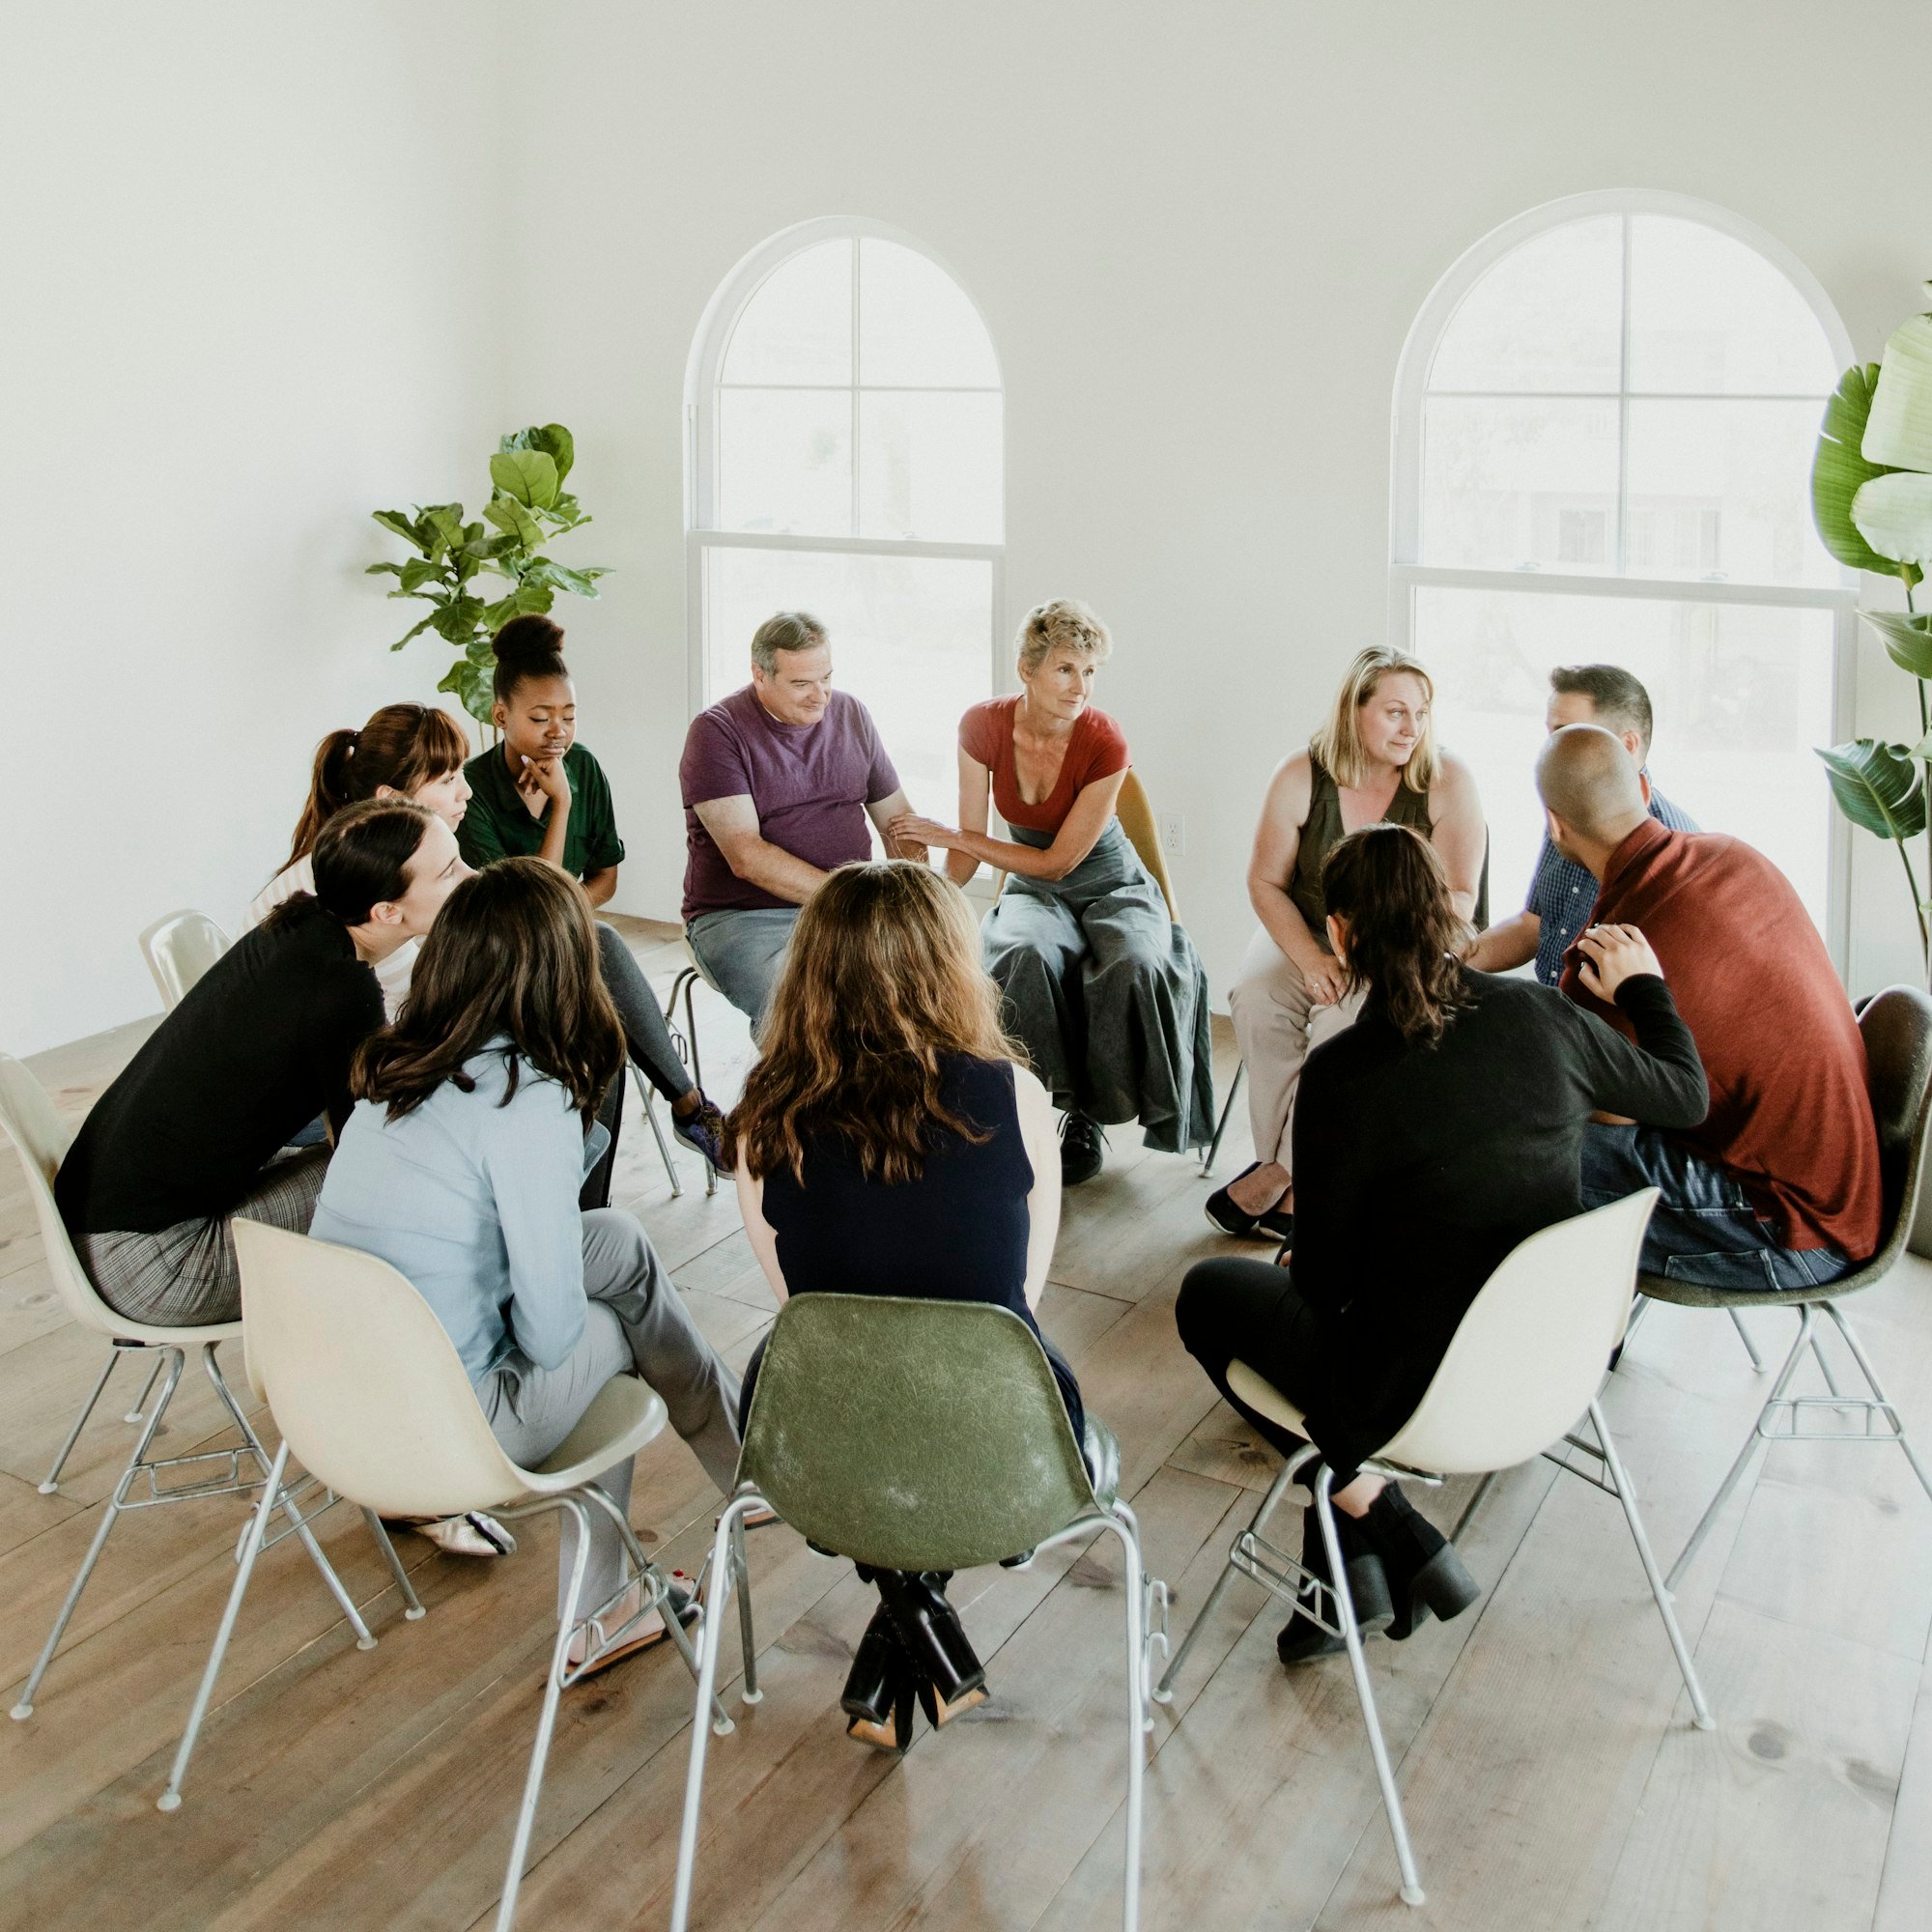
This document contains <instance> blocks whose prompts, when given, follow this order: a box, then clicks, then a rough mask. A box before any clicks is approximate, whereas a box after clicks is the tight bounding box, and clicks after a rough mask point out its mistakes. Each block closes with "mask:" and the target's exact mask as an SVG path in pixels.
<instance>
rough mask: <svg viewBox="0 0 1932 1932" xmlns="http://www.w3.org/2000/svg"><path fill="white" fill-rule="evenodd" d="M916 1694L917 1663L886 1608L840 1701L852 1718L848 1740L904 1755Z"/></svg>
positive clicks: (855, 1660) (858, 1653)
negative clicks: (903, 1646) (905, 1648)
mask: <svg viewBox="0 0 1932 1932" xmlns="http://www.w3.org/2000/svg"><path fill="white" fill-rule="evenodd" d="M915 1689H916V1684H915V1678H914V1674H913V1668H912V1664H911V1662H910V1661H909V1660H908V1659H907V1657H906V1654H905V1652H904V1651H903V1650H902V1649H901V1648H900V1647H899V1640H898V1637H897V1636H896V1634H895V1633H894V1630H893V1623H892V1618H891V1617H890V1616H889V1615H888V1614H887V1611H886V1606H885V1605H883V1604H881V1605H879V1607H878V1608H877V1609H876V1610H874V1611H873V1612H872V1621H871V1622H870V1623H869V1624H867V1626H866V1634H865V1635H864V1636H863V1637H861V1638H860V1639H859V1647H858V1649H857V1650H855V1651H854V1652H853V1653H852V1668H851V1670H850V1671H849V1672H848V1673H847V1675H846V1678H845V1694H844V1695H843V1696H842V1697H840V1698H839V1700H838V1708H839V1709H840V1710H842V1711H843V1712H844V1713H845V1715H846V1716H847V1717H848V1718H849V1719H851V1722H850V1723H848V1724H847V1725H846V1726H845V1735H846V1736H847V1737H848V1738H857V1739H859V1740H860V1742H861V1743H863V1744H868V1745H872V1746H874V1747H877V1748H878V1749H880V1750H890V1751H903V1750H904V1749H905V1747H906V1746H907V1745H909V1744H910V1743H911V1742H912V1725H913V1716H912V1709H913V1697H914V1694H915Z"/></svg>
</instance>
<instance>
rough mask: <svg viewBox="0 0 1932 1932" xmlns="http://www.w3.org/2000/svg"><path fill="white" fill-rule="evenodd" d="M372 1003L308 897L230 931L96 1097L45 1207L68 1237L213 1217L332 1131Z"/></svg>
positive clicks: (375, 997)
mask: <svg viewBox="0 0 1932 1932" xmlns="http://www.w3.org/2000/svg"><path fill="white" fill-rule="evenodd" d="M383 1018H384V1012H383V995H382V992H381V989H380V988H379V987H378V985H377V982H376V977H375V975H374V973H373V972H372V971H371V970H370V968H369V967H368V966H366V965H364V964H363V963H362V962H361V961H360V960H359V959H358V958H357V957H356V953H355V946H354V944H353V943H352V941H351V940H350V937H349V934H348V932H347V930H346V929H345V928H344V926H343V924H342V923H341V921H340V920H337V919H335V918H333V917H331V916H330V915H329V914H328V913H327V911H325V910H324V908H323V907H322V906H320V905H319V904H317V903H316V902H315V901H314V900H313V899H309V900H306V901H304V902H303V903H301V904H299V905H295V906H292V907H290V908H289V909H288V910H287V911H286V912H284V913H283V914H282V916H281V917H280V918H279V919H277V920H275V921H273V922H271V923H269V924H267V925H261V926H257V927H255V928H254V930H252V931H250V932H246V933H243V934H242V936H241V938H240V939H239V940H238V941H237V942H236V943H235V945H234V946H233V947H231V948H230V949H229V951H228V952H225V953H224V954H223V955H222V956H221V957H220V958H219V959H218V960H216V961H215V963H214V964H213V966H211V967H210V968H209V970H208V972H207V973H206V974H205V975H204V976H203V977H202V979H201V980H199V981H198V982H197V983H196V984H195V985H194V986H193V987H191V988H190V989H189V991H188V993H187V995H186V997H185V999H184V1000H183V1001H182V1003H181V1005H180V1006H178V1007H177V1008H175V1009H174V1010H173V1011H172V1012H171V1013H169V1014H168V1015H167V1016H166V1018H164V1019H163V1020H162V1022H161V1024H160V1026H159V1027H158V1028H157V1029H156V1032H155V1033H154V1034H153V1035H152V1036H151V1037H149V1039H148V1041H147V1043H146V1044H145V1045H144V1046H143V1047H142V1048H141V1050H140V1052H139V1053H137V1054H136V1055H135V1056H134V1058H133V1059H132V1060H131V1061H130V1062H129V1063H128V1065H127V1067H126V1068H125V1069H124V1070H123V1071H122V1073H121V1074H120V1076H119V1078H117V1079H116V1080H115V1081H114V1083H113V1084H112V1085H111V1086H110V1087H109V1088H108V1089H107V1091H106V1093H105V1094H102V1095H101V1097H100V1099H99V1101H98V1102H96V1104H95V1106H94V1109H93V1111H92V1112H91V1113H90V1114H89V1115H88V1117H87V1120H86V1122H84V1123H83V1125H82V1127H81V1130H80V1133H79V1135H78V1137H77V1138H76V1139H75V1141H74V1144H73V1146H72V1148H71V1150H70V1151H69V1153H68V1156H67V1158H66V1160H64V1161H63V1162H62V1163H61V1170H60V1174H59V1176H58V1177H57V1179H56V1180H55V1183H54V1195H55V1199H56V1200H57V1201H58V1202H59V1204H60V1208H61V1213H62V1215H63V1217H64V1218H65V1219H66V1221H67V1224H68V1226H69V1227H70V1228H71V1229H72V1230H73V1231H74V1232H76V1233H88V1234H104V1233H107V1232H109V1231H110V1230H115V1231H118V1230H128V1231H136V1232H147V1231H153V1230H156V1229H160V1228H164V1227H167V1226H169V1225H171V1224H172V1223H174V1222H178V1221H185V1220H187V1219H189V1218H190V1217H194V1216H200V1215H213V1214H225V1213H226V1212H228V1210H229V1209H230V1208H233V1207H234V1206H235V1204H236V1202H237V1201H238V1200H240V1199H241V1195H242V1194H243V1192H244V1191H245V1190H246V1188H247V1186H248V1183H249V1182H250V1181H251V1180H252V1179H254V1178H255V1176H256V1175H257V1174H258V1173H259V1172H260V1171H261V1169H262V1167H263V1165H264V1163H265V1162H267V1161H268V1160H269V1159H270V1157H271V1156H272V1155H273V1153H274V1152H275V1151H276V1149H277V1148H279V1147H281V1146H282V1145H283V1144H284V1143H285V1142H287V1141H288V1140H289V1139H290V1138H291V1137H292V1136H293V1135H295V1134H296V1133H298V1132H299V1131H300V1129H301V1128H303V1127H304V1126H306V1125H307V1124H308V1123H309V1122H311V1121H313V1120H314V1119H315V1118H316V1117H317V1115H319V1114H323V1113H327V1114H330V1115H331V1116H332V1117H333V1118H334V1120H335V1121H336V1122H337V1123H338V1124H339V1123H340V1122H341V1121H343V1120H344V1119H346V1118H347V1116H348V1112H349V1107H350V1099H349V1092H348V1073H349V1061H350V1056H351V1054H352V1053H353V1052H354V1050H355V1045H356V1044H357V1042H358V1041H360V1040H361V1039H362V1038H363V1037H365V1036H366V1035H368V1034H369V1033H372V1032H373V1031H374V1030H375V1029H376V1028H377V1027H380V1026H381V1025H382V1024H383Z"/></svg>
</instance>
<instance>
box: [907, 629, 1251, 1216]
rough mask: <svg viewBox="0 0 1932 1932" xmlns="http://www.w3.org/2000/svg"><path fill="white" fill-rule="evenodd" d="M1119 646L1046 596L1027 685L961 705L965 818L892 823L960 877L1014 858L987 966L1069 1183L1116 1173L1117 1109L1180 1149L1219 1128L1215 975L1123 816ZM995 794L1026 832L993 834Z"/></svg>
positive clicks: (1032, 638)
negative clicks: (1057, 1121) (1107, 1130)
mask: <svg viewBox="0 0 1932 1932" xmlns="http://www.w3.org/2000/svg"><path fill="white" fill-rule="evenodd" d="M1112 650H1113V639H1112V638H1111V637H1109V635H1108V632H1107V627H1106V625H1105V624H1103V623H1102V622H1101V621H1100V619H1099V618H1098V617H1097V616H1095V615H1094V612H1093V611H1090V610H1089V609H1088V608H1087V606H1086V605H1084V604H1080V603H1076V602H1074V601H1073V600H1072V599H1070V598H1062V599H1059V600H1057V601H1056V602H1054V603H1051V604H1042V605H1040V606H1038V607H1037V609H1036V610H1034V611H1029V612H1028V613H1027V619H1026V622H1025V623H1024V624H1022V625H1021V626H1020V634H1019V639H1018V651H1019V665H1018V670H1019V681H1020V692H1019V695H1018V696H1015V697H994V698H989V699H987V701H986V702H985V703H983V704H976V705H974V706H973V708H972V709H971V710H970V711H968V712H967V713H966V715H965V717H964V718H962V719H961V720H960V721H959V824H958V826H957V827H956V828H955V827H953V826H950V825H941V824H938V823H935V822H934V821H933V820H931V819H926V818H918V817H911V816H908V817H905V818H900V819H896V820H895V821H894V824H893V831H894V833H895V836H897V837H898V838H902V839H907V840H919V841H922V842H923V843H925V844H927V845H932V846H939V847H943V848H944V849H945V851H946V854H947V859H946V867H947V870H948V872H949V873H951V875H952V878H953V880H954V881H955V882H956V883H957V884H959V885H964V884H965V883H966V881H967V880H969V879H970V878H971V877H972V876H973V874H974V873H975V872H976V871H977V870H978V869H979V868H980V866H981V865H987V866H992V867H997V868H998V869H1000V870H1002V871H1004V872H1005V873H1006V874H1007V882H1006V889H1005V891H1004V892H1003V893H1002V894H1001V895H1000V900H999V903H998V904H997V905H996V906H995V907H994V908H993V910H992V912H991V913H990V914H989V915H988V916H987V918H986V922H985V924H984V925H983V927H982V928H981V942H982V947H983V954H984V958H985V962H986V970H987V972H989V973H990V974H991V975H992V976H993V978H994V979H995V980H998V981H999V984H1000V989H1001V991H1002V992H1003V993H1004V994H1005V995H1006V1000H1007V1014H1008V1023H1009V1026H1010V1027H1011V1029H1012V1031H1013V1033H1014V1034H1015V1035H1016V1036H1017V1037H1018V1038H1019V1039H1020V1041H1021V1042H1022V1044H1023V1045H1024V1046H1025V1048H1026V1051H1027V1054H1028V1057H1029V1058H1030V1059H1031V1060H1032V1062H1033V1065H1034V1066H1035V1068H1036V1069H1037V1072H1038V1074H1039V1076H1040V1078H1041V1079H1042V1080H1043V1081H1044V1082H1045V1083H1046V1085H1047V1088H1048V1090H1049V1091H1050V1092H1051V1094H1053V1102H1054V1105H1055V1106H1057V1107H1059V1108H1060V1109H1062V1110H1063V1112H1064V1114H1065V1120H1064V1121H1063V1122H1062V1125H1061V1179H1062V1180H1063V1181H1064V1182H1065V1184H1066V1185H1067V1186H1069V1187H1072V1186H1077V1185H1078V1184H1079V1183H1080V1182H1081V1181H1083V1180H1091V1179H1093V1178H1094V1176H1095V1175H1096V1174H1098V1173H1099V1171H1100V1165H1101V1152H1100V1150H1101V1145H1102V1142H1103V1139H1104V1136H1103V1135H1102V1133H1101V1131H1100V1130H1101V1127H1102V1125H1103V1124H1104V1125H1114V1124H1118V1123H1119V1122H1125V1121H1138V1122H1140V1123H1141V1129H1142V1134H1143V1138H1144V1139H1145V1140H1146V1142H1147V1145H1148V1146H1149V1147H1151V1148H1158V1149H1160V1150H1161V1151H1164V1152H1167V1153H1180V1152H1183V1151H1185V1150H1187V1149H1188V1148H1192V1147H1200V1146H1203V1145H1204V1144H1205V1143H1206V1142H1207V1140H1208V1136H1209V1135H1210V1134H1211V1133H1212V1132H1213V1113H1214V1072H1213V1065H1212V1061H1211V1057H1210V1050H1209V1042H1208V976H1207V974H1206V973H1205V972H1204V971H1203V970H1202V966H1201V959H1200V955H1199V954H1198V953H1197V952H1195V950H1194V942H1193V941H1192V940H1191V939H1189V938H1188V936H1187V933H1186V930H1185V929H1184V928H1183V927H1182V926H1181V925H1179V923H1177V922H1176V921H1175V919H1174V918H1173V916H1172V914H1171V913H1170V912H1169V910H1168V905H1167V899H1166V896H1165V895H1164V894H1163V893H1162V892H1161V889H1160V887H1159V885H1158V884H1157V883H1156V882H1155V880H1154V877H1153V875H1152V874H1151V872H1150V871H1149V870H1148V868H1147V867H1146V866H1145V865H1143V864H1142V863H1141V859H1140V856H1139V854H1138V853H1136V852H1135V850H1134V848H1133V846H1132V845H1131V844H1130V843H1129V842H1128V840H1127V837H1126V834H1125V833H1124V832H1122V829H1121V822H1120V820H1119V819H1118V818H1117V817H1116V816H1115V805H1116V803H1117V801H1118V800H1119V798H1120V795H1121V787H1122V784H1123V783H1124V782H1125V781H1126V776H1127V769H1128V767H1129V765H1130V764H1131V763H1132V759H1131V758H1130V756H1129V754H1128V752H1127V741H1126V737H1125V735H1124V734H1123V733H1122V730H1121V727H1120V726H1119V725H1116V724H1115V723H1114V721H1113V720H1112V719H1111V718H1109V717H1108V716H1107V714H1106V713H1105V712H1104V711H1100V710H1097V709H1096V708H1095V707H1094V703H1093V696H1094V676H1095V674H1096V673H1097V672H1098V670H1099V668H1100V667H1101V666H1102V665H1103V664H1105V663H1106V661H1107V658H1108V656H1109V655H1110V653H1111V652H1112ZM989 803H990V804H991V805H993V806H996V807H997V808H998V809H999V813H1000V816H1001V817H1002V818H1003V819H1004V820H1005V821H1006V825H1007V830H1008V832H1009V835H1010V836H1009V837H1008V838H991V837H990V836H988V833H987V823H988V810H987V808H988V804H989Z"/></svg>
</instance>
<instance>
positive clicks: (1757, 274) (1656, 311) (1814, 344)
mask: <svg viewBox="0 0 1932 1932" xmlns="http://www.w3.org/2000/svg"><path fill="white" fill-rule="evenodd" d="M1834 363H1835V358H1834V357H1833V354H1832V349H1831V344H1830V343H1829V342H1828V341H1827V340H1826V338H1825V330H1824V327H1823V325H1822V324H1821V323H1820V322H1819V320H1818V318H1817V317H1816V316H1815V315H1813V314H1812V312H1811V308H1810V304H1809V303H1807V302H1806V301H1805V299H1804V297H1803V296H1801V295H1800V294H1799V293H1798V291H1797V290H1796V289H1795V288H1793V287H1792V285H1791V284H1790V282H1789V281H1787V280H1786V279H1785V277H1784V275H1783V274H1782V273H1781V272H1780V271H1779V270H1777V269H1776V268H1774V267H1773V266H1772V264H1771V263H1769V262H1767V261H1766V260H1765V258H1764V257H1763V256H1762V255H1760V254H1759V253H1758V252H1757V250H1756V249H1755V248H1751V247H1748V246H1747V245H1746V243H1744V242H1742V241H1737V240H1735V239H1734V238H1733V237H1731V236H1729V235H1721V234H1719V232H1718V231H1717V230H1716V229H1715V228H1707V227H1705V226H1704V224H1703V223H1702V222H1699V221H1680V220H1675V219H1672V218H1670V217H1668V216H1664V215H1657V214H1639V215H1635V216H1633V218H1632V222H1631V372H1630V385H1631V387H1632V388H1633V389H1634V390H1636V391H1638V392H1639V393H1641V392H1643V391H1646V390H1658V389H1666V390H1688V391H1702V392H1705V393H1708V394H1718V395H1787V396H1816V397H1818V398H1820V399H1821V400H1822V399H1823V398H1824V397H1826V396H1828V395H1830V394H1831V392H1832V389H1833V385H1834V384H1836V382H1837V380H1838V370H1837V368H1836V367H1835V366H1834ZM1815 413H1816V412H1813V414H1814V423H1813V427H1814V428H1815V427H1816V424H1815Z"/></svg>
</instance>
